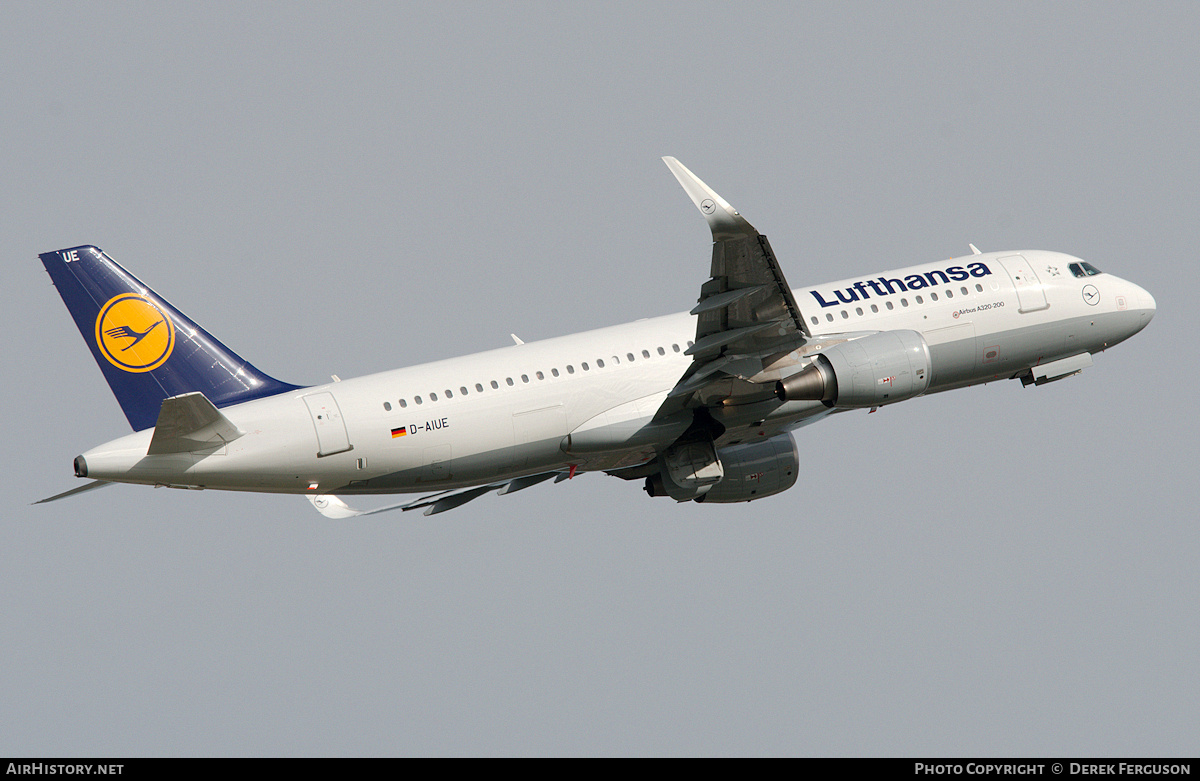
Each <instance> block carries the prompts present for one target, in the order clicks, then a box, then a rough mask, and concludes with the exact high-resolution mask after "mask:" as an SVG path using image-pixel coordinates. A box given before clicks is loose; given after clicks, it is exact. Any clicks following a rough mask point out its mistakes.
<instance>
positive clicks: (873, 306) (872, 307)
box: [813, 304, 879, 323]
mask: <svg viewBox="0 0 1200 781" xmlns="http://www.w3.org/2000/svg"><path fill="white" fill-rule="evenodd" d="M871 311H872V312H878V311H879V307H877V306H875V305H874V304H871ZM813 322H814V323H815V322H817V321H816V319H814V320H813Z"/></svg>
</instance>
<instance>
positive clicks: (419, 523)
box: [0, 2, 1200, 756]
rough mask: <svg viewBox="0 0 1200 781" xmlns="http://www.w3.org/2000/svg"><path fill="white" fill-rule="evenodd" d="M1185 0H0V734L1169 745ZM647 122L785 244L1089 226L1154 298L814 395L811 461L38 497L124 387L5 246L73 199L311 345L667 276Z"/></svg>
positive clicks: (270, 748) (106, 742)
mask: <svg viewBox="0 0 1200 781" xmlns="http://www.w3.org/2000/svg"><path fill="white" fill-rule="evenodd" d="M1197 29H1200V10H1198V9H1197V6H1196V5H1195V4H1194V3H1158V4H1153V5H1145V4H1131V3H1115V4H1103V3H1089V4H1081V5H1068V4H1013V3H988V4H984V3H972V4H966V3H951V4H945V5H940V4H884V3H865V4H857V5H855V4H847V3H837V4H833V3H829V4H774V3H772V4H745V3H738V4H714V3H703V2H689V3H679V4H652V5H650V6H649V7H647V6H646V5H645V4H641V3H636V4H619V3H601V4H582V3H547V4H531V3H518V4H508V3H486V4H480V3H467V4H452V3H437V4H429V3H420V4H400V3H380V4H356V5H349V4H342V3H339V4H321V5H314V4H311V3H296V4H282V3H274V4H240V5H234V4H215V3H209V4H196V3H184V4H179V3H170V4H161V3H152V4H113V3H96V4H43V3H27V4H22V3H5V4H4V5H3V6H0V69H2V73H3V76H4V77H3V78H2V79H0V184H2V185H3V186H2V187H0V236H2V237H3V244H4V246H5V247H6V248H7V251H8V259H7V261H6V262H5V268H6V269H8V271H7V272H6V276H5V280H6V281H7V282H8V287H9V296H8V301H7V303H6V305H5V306H4V307H2V308H0V319H2V322H3V332H4V333H5V334H6V337H7V338H6V339H5V342H4V345H5V346H4V348H3V355H4V357H5V358H6V364H7V372H6V377H7V382H6V383H4V384H3V387H2V389H0V394H3V397H2V398H3V402H4V403H3V407H4V409H6V410H7V414H8V423H7V425H6V426H5V431H6V432H7V434H8V442H9V451H8V455H7V458H6V459H5V461H4V463H5V466H6V469H5V470H4V471H5V475H6V478H5V481H4V485H5V486H6V489H7V490H6V493H7V495H8V498H9V500H10V508H9V510H8V511H7V512H6V513H4V519H3V522H2V523H0V627H2V628H0V653H2V658H3V659H4V664H2V665H0V692H3V695H2V696H0V724H2V725H3V728H0V754H27V755H66V754H76V755H87V754H114V755H130V754H133V755H141V754H167V755H171V754H185V755H197V754H199V755H206V754H272V755H274V754H358V753H369V754H425V753H434V754H464V753H471V754H474V753H488V754H494V753H500V754H510V753H511V754H526V753H569V754H574V753H586V754H594V753H598V754H610V753H616V754H629V753H635V754H636V753H653V754H658V753H670V754H674V753H685V754H710V753H711V754H748V753H772V754H776V753H778V754H993V755H1039V754H1058V755H1070V754H1091V755H1106V754H1146V755H1193V756H1194V755H1195V752H1196V745H1197V744H1196V731H1197V725H1198V724H1200V705H1198V703H1200V683H1198V678H1197V676H1196V672H1195V670H1196V660H1197V658H1200V627H1198V625H1197V621H1196V605H1197V604H1200V587H1198V581H1197V577H1198V576H1197V574H1196V561H1197V559H1198V557H1200V533H1198V531H1197V518H1196V515H1197V513H1196V507H1197V500H1198V499H1200V495H1198V494H1200V491H1198V490H1197V480H1196V474H1197V466H1196V465H1197V463H1198V462H1200V461H1198V456H1200V453H1198V452H1197V451H1198V445H1197V441H1198V438H1197V434H1198V433H1200V432H1198V431H1197V424H1196V418H1195V415H1194V413H1193V412H1192V411H1191V409H1190V405H1189V401H1190V394H1189V391H1190V390H1191V389H1193V388H1195V387H1197V385H1198V382H1200V371H1198V370H1197V365H1196V360H1195V358H1194V357H1193V356H1191V355H1190V354H1183V355H1181V354H1180V353H1178V352H1177V349H1178V347H1179V346H1181V345H1184V344H1186V343H1187V342H1188V341H1189V340H1190V339H1192V337H1193V336H1194V334H1195V333H1196V330H1197V329H1196V326H1197V325H1198V322H1197V317H1196V311H1197V309H1196V302H1195V291H1196V290H1197V287H1198V285H1200V272H1198V271H1197V262H1196V260H1195V258H1194V253H1195V252H1196V247H1198V246H1200V227H1198V226H1200V220H1198V219H1197V212H1198V206H1200V203H1198V201H1200V198H1198V196H1197V191H1198V189H1197V182H1200V165H1198V163H1200V153H1198V152H1197V147H1196V143H1195V138H1196V130H1197V127H1200V104H1198V101H1197V97H1196V84H1197V83H1200V57H1197V54H1198V52H1197V45H1196V42H1195V31H1196V30H1197ZM664 154H671V155H675V156H677V157H678V158H679V159H680V160H681V161H683V162H684V163H685V164H686V165H687V166H689V167H690V168H692V170H694V171H695V172H696V173H697V174H698V175H699V176H700V177H702V178H703V179H705V180H706V181H707V182H708V183H709V184H711V185H712V186H713V187H714V188H715V189H716V190H717V191H718V192H720V193H721V194H722V195H723V196H724V197H725V198H727V199H728V200H729V201H730V202H731V203H732V204H733V205H734V206H736V207H737V208H738V209H740V210H741V211H742V213H743V214H744V215H745V216H746V217H747V218H748V219H749V220H750V221H751V222H752V223H753V224H754V225H755V226H756V227H758V228H759V229H760V230H761V231H762V232H763V233H765V234H767V235H768V236H770V238H771V242H772V246H773V247H774V248H775V250H776V252H777V254H778V256H779V258H780V261H781V263H782V265H783V267H784V270H785V272H786V273H787V275H788V279H789V281H790V282H791V283H792V284H793V285H801V284H811V283H817V282H822V281H826V280H832V279H839V278H843V277H846V276H852V275H854V274H860V273H867V272H871V271H875V270H881V269H884V268H891V267H897V266H902V265H907V264H910V263H917V262H923V261H926V260H935V259H941V258H948V257H951V256H955V255H961V254H964V253H966V252H967V251H968V250H967V242H974V243H975V244H976V245H978V246H979V247H981V248H983V249H985V250H994V249H1024V248H1040V249H1053V250H1060V251H1064V252H1069V253H1072V254H1075V255H1079V256H1082V257H1084V258H1086V259H1088V260H1090V261H1091V262H1093V263H1094V264H1096V265H1097V266H1099V267H1100V268H1101V269H1105V270H1109V271H1112V272H1113V273H1116V274H1118V275H1120V276H1123V277H1126V278H1128V279H1131V280H1133V281H1135V282H1137V283H1138V284H1140V285H1142V286H1144V287H1146V288H1147V289H1148V290H1150V291H1151V292H1152V293H1153V294H1154V295H1155V297H1156V298H1157V301H1158V314H1157V316H1156V318H1155V320H1154V322H1153V323H1152V324H1151V325H1150V326H1149V327H1148V328H1147V329H1146V331H1144V332H1143V333H1141V334H1139V335H1138V336H1137V337H1135V338H1134V339H1133V340H1132V341H1130V342H1128V343H1127V344H1125V345H1122V346H1120V347H1118V348H1116V349H1115V350H1113V351H1111V352H1109V353H1106V354H1103V355H1100V356H1098V357H1097V358H1096V365H1095V367H1093V368H1091V369H1089V370H1087V371H1085V372H1084V373H1083V374H1082V375H1081V376H1080V377H1077V378H1072V379H1070V380H1067V381H1065V382H1060V383H1055V384H1053V385H1048V386H1046V387H1042V388H1036V389H1035V388H1029V389H1022V388H1021V387H1020V385H1019V383H1011V382H1010V383H997V384H994V385H990V386H987V387H984V388H976V389H970V390H966V391H956V392H954V393H950V394H943V395H940V396H936V397H932V398H929V399H918V400H916V401H913V402H909V403H906V404H902V405H898V406H896V407H891V408H888V409H885V410H883V411H881V412H880V413H878V414H874V415H871V416H870V417H868V416H866V415H865V414H861V413H852V414H847V415H844V416H840V418H836V419H834V420H831V421H828V422H825V423H822V424H819V425H816V426H813V427H811V428H809V429H805V430H803V431H801V432H799V434H798V437H797V439H798V441H799V443H800V447H801V453H802V458H803V465H802V468H803V469H804V472H803V475H802V477H801V482H800V484H798V485H797V486H796V487H795V488H793V489H792V490H791V491H789V492H787V493H784V494H781V495H779V496H776V497H773V498H770V499H766V500H763V501H760V502H755V503H753V504H749V505H736V506H716V507H710V506H697V505H693V504H686V505H679V506H675V505H674V504H673V503H671V502H669V501H665V500H661V499H660V500H651V499H649V498H647V497H646V496H645V495H644V494H643V493H642V492H641V491H640V490H639V486H638V485H637V484H634V483H623V482H621V481H618V480H615V479H612V478H606V477H601V476H595V475H591V476H585V477H583V478H581V479H578V480H574V481H571V482H570V483H564V484H561V485H556V486H540V487H538V488H536V489H531V490H529V491H524V492H521V493H518V494H515V495H513V496H508V497H494V496H489V497H485V498H483V499H480V500H478V501H477V502H475V503H473V504H470V505H468V506H466V507H463V508H461V509H459V510H457V511H455V512H453V513H449V514H446V515H441V516H438V517H437V518H436V519H426V518H423V517H416V518H414V517H412V515H408V514H405V515H395V514H392V515H388V514H384V515H380V516H373V517H370V518H368V519H364V520H361V521H350V522H333V521H329V520H326V519H324V518H322V517H321V516H319V515H317V513H315V512H314V511H313V510H312V508H311V507H310V506H309V505H308V503H307V502H305V501H304V500H303V499H301V498H298V497H272V496H259V495H253V494H247V495H238V494H222V493H218V492H197V493H191V492H177V491H170V490H152V489H138V488H134V487H128V486H116V487H112V488H107V489H105V490H103V491H99V492H95V493H91V494H87V495H84V496H82V497H76V498H74V499H72V500H69V501H64V502H60V503H57V504H54V505H49V506H39V507H30V506H29V502H31V501H34V500H36V499H40V498H43V497H45V496H49V495H51V494H54V493H57V492H59V491H62V490H65V489H67V488H70V487H73V486H74V485H75V479H74V478H73V477H71V469H70V463H71V459H72V458H73V457H74V456H75V455H76V454H77V453H79V452H81V451H83V450H85V449H87V448H89V447H91V446H93V445H95V444H98V443H100V442H103V441H106V440H108V439H111V438H114V437H116V436H120V435H122V434H124V433H126V431H127V427H126V423H125V420H124V417H123V415H122V414H121V412H120V409H119V407H118V406H117V404H116V402H115V400H114V399H113V398H112V396H111V394H110V393H109V390H108V388H107V386H106V385H105V383H104V381H103V378H102V376H101V375H100V372H99V371H98V370H97V369H96V367H95V365H94V363H93V362H92V360H91V357H90V355H89V354H88V352H87V350H86V348H85V346H84V344H83V342H82V340H81V339H80V337H79V335H78V333H77V332H76V330H75V328H74V325H73V323H72V322H71V319H70V317H69V316H68V314H67V312H66V309H65V308H64V307H63V305H62V303H61V301H60V300H59V298H58V296H57V294H56V293H55V292H54V289H53V288H52V287H51V286H50V284H49V281H48V279H47V277H46V275H45V273H44V271H43V270H42V268H41V266H40V264H39V263H38V261H37V258H36V254H37V253H38V252H44V251H47V250H52V249H58V248H61V247H67V246H72V245H76V244H81V243H94V244H97V245H98V246H100V247H102V248H104V249H105V250H106V251H107V252H109V253H110V254H111V255H112V256H113V257H114V258H116V259H117V261H118V262H120V263H122V264H124V265H126V266H127V267H128V268H129V269H130V270H131V271H132V272H133V273H134V274H136V275H138V276H139V277H140V278H141V279H142V280H143V281H145V282H146V283H147V284H149V285H151V286H153V287H154V288H155V289H156V290H157V291H158V292H159V293H161V294H162V295H163V296H164V297H166V298H167V299H168V300H170V301H171V302H172V303H174V304H175V305H176V306H178V307H179V308H180V309H182V310H183V311H185V312H187V313H188V314H189V315H190V316H191V317H192V318H194V319H195V320H197V321H198V322H199V323H201V324H203V325H204V326H205V327H206V328H208V329H209V330H210V331H212V333H213V334H215V335H216V336H217V337H218V338H220V339H222V340H223V341H225V342H226V343H227V344H229V345H230V346H231V347H232V348H233V349H234V350H236V351H238V352H239V353H241V354H242V355H243V356H244V357H246V358H248V359H249V360H251V361H253V362H254V363H255V364H257V365H258V366H259V367H260V368H262V369H263V370H265V371H267V372H268V373H271V374H274V375H275V376H278V377H280V378H281V379H284V380H288V381H292V382H299V383H315V382H320V381H323V380H324V379H325V378H326V377H327V376H328V375H329V374H332V373H336V374H339V375H341V376H342V377H348V376H354V375H357V374H363V373H368V372H373V371H380V370H384V369H389V368H394V367H396V366H401V365H408V364H413V363H419V362H422V361H426V360H431V359H435V358H439V357H446V356H449V355H458V354H465V353H470V352H474V351H478V350H483V349H489V348H493V347H498V346H503V345H505V344H507V343H509V339H508V334H509V333H510V332H515V333H517V334H518V335H519V336H521V337H522V338H524V339H526V340H527V341H528V340H534V339H541V338H546V337H550V336H557V335H561V334H564V333H570V332H573V331H578V330H583V329H586V328H592V327H598V326H602V325H608V324H613V323H618V322H623V321H626V320H631V319H634V318H638V317H646V316H651V315H656V314H665V313H668V312H673V311H680V310H685V309H687V308H689V307H690V306H691V304H692V303H693V302H694V301H695V299H696V296H697V294H698V289H699V285H700V284H701V282H702V281H704V279H705V278H706V276H707V271H708V263H709V237H708V233H707V229H706V227H705V225H704V223H703V220H701V219H700V217H699V215H697V214H696V213H695V209H694V208H693V207H692V205H691V204H690V203H689V202H688V199H687V197H686V195H685V194H684V193H683V192H682V191H681V190H680V189H679V187H678V185H677V184H676V182H675V181H674V179H673V177H672V176H671V174H670V172H669V171H668V170H667V169H666V167H665V166H663V164H662V163H661V162H660V161H659V157H660V156H661V155H664ZM1171 345H1176V348H1172V347H1171ZM1176 390H1180V391H1181V393H1182V396H1181V395H1180V394H1176V393H1175V391H1176ZM368 503H369V500H364V501H363V502H362V504H368Z"/></svg>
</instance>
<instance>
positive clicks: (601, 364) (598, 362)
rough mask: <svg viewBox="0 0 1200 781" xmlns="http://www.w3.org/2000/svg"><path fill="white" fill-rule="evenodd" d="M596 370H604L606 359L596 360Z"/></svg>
mask: <svg viewBox="0 0 1200 781" xmlns="http://www.w3.org/2000/svg"><path fill="white" fill-rule="evenodd" d="M596 368H598V369H603V368H604V359H603V358H597V359H596Z"/></svg>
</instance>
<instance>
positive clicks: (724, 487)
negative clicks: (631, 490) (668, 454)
mask: <svg viewBox="0 0 1200 781" xmlns="http://www.w3.org/2000/svg"><path fill="white" fill-rule="evenodd" d="M716 456H717V457H718V459H719V460H718V461H717V463H718V464H719V470H720V471H721V472H723V474H722V476H721V477H720V478H719V479H718V480H717V481H715V482H711V483H709V484H708V485H706V486H705V487H704V489H703V490H702V491H693V492H692V493H690V494H687V493H683V492H682V490H681V486H679V485H678V484H677V483H676V482H674V481H673V482H672V483H671V484H670V485H668V484H667V482H666V481H669V480H671V479H672V475H671V470H669V469H667V467H666V465H665V464H664V466H663V468H662V469H661V470H660V471H659V473H658V474H655V475H651V476H650V477H648V478H646V493H648V494H650V495H651V496H671V497H672V498H674V499H675V500H676V501H687V500H688V499H691V500H693V501H696V502H719V503H728V502H752V501H754V500H755V499H761V498H763V497H764V496H772V495H774V494H777V493H779V492H781V491H786V490H787V489H789V488H791V487H792V486H793V485H795V484H796V478H797V477H798V476H799V473H800V454H799V452H798V451H797V450H796V440H794V439H792V435H791V434H779V435H776V436H774V437H771V438H770V439H764V440H761V441H758V442H749V443H746V444H744V445H732V446H730V447H723V448H721V449H720V450H717V451H716Z"/></svg>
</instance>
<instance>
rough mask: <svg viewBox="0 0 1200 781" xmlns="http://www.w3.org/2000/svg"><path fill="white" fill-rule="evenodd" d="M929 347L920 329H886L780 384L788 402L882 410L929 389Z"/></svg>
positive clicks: (840, 347) (834, 350)
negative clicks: (883, 407) (919, 331)
mask: <svg viewBox="0 0 1200 781" xmlns="http://www.w3.org/2000/svg"><path fill="white" fill-rule="evenodd" d="M931 373H932V372H931V371H930V358H929V345H928V344H926V343H925V337H924V336H922V335H921V334H920V333H918V332H917V331H883V332H881V333H877V334H871V335H870V336H864V337H863V338H862V339H855V340H854V341H852V342H842V343H841V344H837V345H834V346H833V347H830V348H829V349H828V350H825V351H823V352H821V353H819V354H818V355H817V356H816V357H815V358H813V361H812V363H810V364H809V365H808V366H805V367H804V368H803V369H801V370H800V371H799V372H797V373H796V374H793V375H792V376H791V377H785V378H784V379H782V380H780V381H779V382H777V383H776V384H775V395H776V396H778V397H779V398H780V399H781V400H783V401H820V402H822V403H824V404H825V406H827V407H842V408H855V407H879V406H882V405H884V404H892V403H894V402H897V401H904V400H905V399H911V398H913V397H914V396H920V395H921V394H922V393H924V392H925V391H926V389H928V388H929V378H930V375H931Z"/></svg>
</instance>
